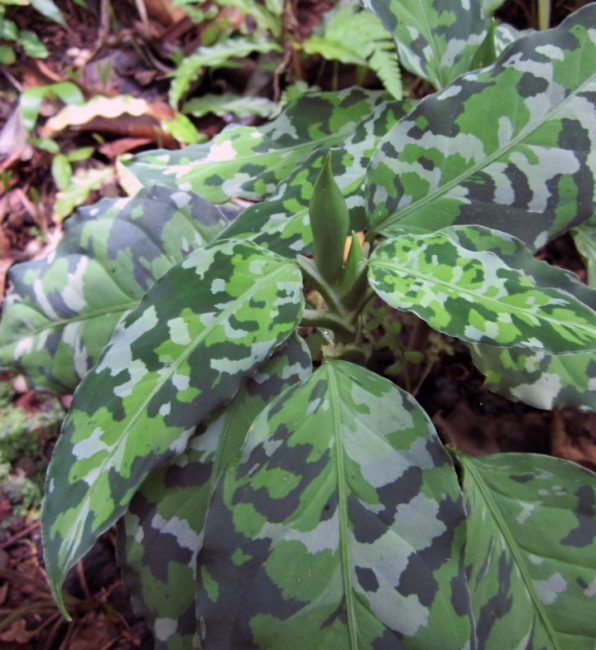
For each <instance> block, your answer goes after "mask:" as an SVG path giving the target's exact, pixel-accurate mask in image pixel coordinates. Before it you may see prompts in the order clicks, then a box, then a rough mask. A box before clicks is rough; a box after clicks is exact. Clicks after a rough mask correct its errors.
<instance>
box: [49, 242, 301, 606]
mask: <svg viewBox="0 0 596 650" xmlns="http://www.w3.org/2000/svg"><path fill="white" fill-rule="evenodd" d="M302 305H303V298H302V276H301V273H300V270H299V268H298V266H297V265H296V264H294V263H293V262H290V261H288V260H286V259H284V258H281V257H278V256H277V255H274V254H272V253H269V252H267V251H265V250H264V249H262V248H260V247H258V246H255V245H254V244H252V243H250V242H234V241H228V242H224V243H222V244H220V245H217V246H212V247H211V248H207V249H204V250H197V251H195V252H194V253H191V254H190V255H189V256H188V257H187V258H186V259H185V260H184V261H183V262H182V263H181V264H179V265H177V266H175V267H173V268H172V269H170V271H168V272H167V273H166V275H165V276H164V277H163V278H162V279H161V280H160V282H158V283H157V284H156V285H155V286H154V287H153V288H152V289H151V290H150V291H149V292H148V293H147V295H146V296H145V298H144V299H143V301H142V302H141V304H140V305H139V306H138V307H137V308H136V309H135V310H134V311H132V312H131V313H130V314H129V315H128V316H127V317H126V318H125V319H124V320H123V322H122V323H121V325H119V327H118V328H117V330H116V331H115V332H114V335H113V337H112V340H111V342H110V344H109V345H108V347H107V348H106V349H105V351H104V353H103V354H102V356H101V358H100V360H99V363H98V364H97V365H96V366H95V367H94V368H93V370H92V371H91V372H90V373H89V374H88V375H87V376H86V377H85V379H84V380H83V382H82V383H81V385H80V387H79V389H78V390H77V392H76V394H75V398H74V401H73V405H72V409H71V411H70V414H69V416H68V417H67V418H66V420H65V422H64V427H63V431H62V435H61V437H60V439H59V441H58V443H57V445H56V448H55V451H54V455H53V458H52V462H51V464H50V467H49V470H48V482H47V488H46V499H45V501H44V512H43V528H44V543H45V550H46V558H47V569H48V576H49V578H50V582H51V585H52V590H53V592H54V594H55V596H56V598H57V600H58V602H59V603H62V600H61V595H60V591H59V590H60V586H61V584H62V581H63V579H64V577H65V575H66V573H67V571H68V569H69V568H70V567H72V566H73V565H74V563H75V562H76V561H77V560H78V559H79V558H80V557H81V556H82V555H83V554H84V553H85V552H86V551H87V550H88V549H89V548H90V546H91V545H92V543H93V541H94V540H95V539H96V538H97V537H98V535H100V534H101V533H102V532H103V531H104V530H105V529H106V528H108V526H110V525H111V524H112V523H114V521H116V520H117V519H118V518H119V517H120V516H121V515H122V514H123V513H124V512H125V511H126V509H127V506H128V503H129V501H130V499H131V498H132V497H133V495H134V493H135V492H136V490H137V489H138V487H139V486H140V485H141V484H142V482H143V481H144V480H145V478H146V477H147V475H148V473H149V472H150V471H151V470H153V469H154V468H155V467H157V466H159V465H160V464H161V463H163V462H164V461H165V460H167V458H169V457H171V456H173V455H175V454H176V453H180V452H181V451H183V450H184V449H185V447H186V443H187V441H188V439H189V437H190V435H191V434H192V432H193V430H194V427H195V426H196V425H197V424H198V423H199V422H201V421H203V420H204V419H206V418H207V417H209V416H210V415H211V413H212V412H213V411H214V410H215V409H217V408H219V407H221V406H222V405H223V404H224V403H226V402H227V401H229V400H230V399H232V398H233V397H234V395H235V394H236V393H237V392H238V390H239V388H240V386H241V384H242V382H243V380H244V379H245V378H247V377H249V376H250V375H251V374H253V372H254V371H255V369H256V368H258V366H260V365H261V363H262V362H263V361H264V360H265V359H266V358H267V357H268V356H269V355H270V354H271V353H272V352H273V350H275V348H277V347H278V346H279V345H280V344H281V343H283V341H284V340H285V339H286V338H288V336H289V335H290V334H291V332H292V330H293V329H294V327H295V326H296V324H297V323H298V321H299V320H300V317H301V314H302Z"/></svg>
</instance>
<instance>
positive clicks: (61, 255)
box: [0, 187, 230, 393]
mask: <svg viewBox="0 0 596 650" xmlns="http://www.w3.org/2000/svg"><path fill="white" fill-rule="evenodd" d="M229 218H230V217H229V215H226V213H223V212H222V211H221V210H219V209H217V208H215V207H214V206H211V205H209V204H208V203H206V202H205V201H203V200H202V199H199V198H198V197H196V196H193V195H192V194H189V193H185V192H180V191H179V192H175V193H173V194H172V193H171V192H170V191H169V190H165V189H163V188H159V187H153V188H152V189H150V190H146V191H143V192H141V193H140V194H138V195H137V196H136V197H135V198H133V199H103V200H102V201H100V202H99V203H98V204H97V205H95V206H92V207H89V208H82V209H80V210H79V211H78V212H77V214H76V215H75V216H73V217H72V218H71V219H69V220H68V221H66V223H65V225H64V237H63V238H62V240H61V241H60V243H59V244H58V247H57V249H56V251H55V252H54V253H53V254H52V255H50V256H48V257H45V258H43V259H40V260H34V261H31V262H25V263H22V264H17V265H15V266H13V267H12V269H11V271H10V276H9V277H10V282H11V285H12V288H11V290H10V291H9V293H8V296H7V298H6V300H5V302H4V305H3V315H2V321H1V322H0V366H1V367H3V368H13V369H15V370H17V371H19V372H22V373H24V374H25V375H26V377H27V379H28V381H29V383H30V385H32V386H33V387H35V388H37V389H38V390H49V391H51V392H54V393H68V392H72V390H73V389H74V388H75V386H76V385H77V384H78V382H79V381H80V380H81V378H82V377H84V376H85V374H86V373H87V371H88V370H89V368H90V367H91V366H92V365H94V364H95V363H96V362H97V360H98V358H99V354H100V352H101V350H102V348H103V347H104V345H105V344H106V343H107V341H108V339H109V338H110V335H111V333H112V331H113V329H114V327H115V325H116V323H117V322H118V321H119V320H120V318H121V317H122V316H123V315H124V314H125V313H127V312H128V311H129V310H131V309H133V308H134V307H136V306H137V305H138V303H139V301H140V300H141V298H142V297H143V295H144V294H145V292H146V291H147V290H148V289H149V288H150V287H151V286H152V285H153V284H154V283H155V282H156V281H157V280H158V279H159V278H160V277H161V276H162V275H163V274H164V273H165V272H166V271H167V270H168V269H169V268H170V267H171V266H173V265H174V264H177V263H178V262H181V261H182V259H183V258H184V256H185V255H187V254H188V253H189V252H190V251H191V250H193V249H194V248H196V247H199V246H201V245H203V244H205V243H207V242H209V241H211V240H212V239H213V237H214V236H215V234H216V233H217V232H218V231H219V230H220V229H221V228H222V227H223V226H224V225H225V224H226V222H227V220H229Z"/></svg>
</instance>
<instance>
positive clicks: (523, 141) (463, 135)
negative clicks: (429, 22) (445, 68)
mask: <svg viewBox="0 0 596 650" xmlns="http://www.w3.org/2000/svg"><path fill="white" fill-rule="evenodd" d="M595 24H596V5H594V4H592V5H588V6H586V7H584V8H583V9H581V10H579V11H577V12H576V13H574V14H572V15H571V16H570V17H569V18H567V19H566V20H565V21H564V22H563V23H562V24H561V25H560V26H559V27H557V28H556V29H552V30H548V31H545V32H534V33H531V34H529V35H527V36H524V37H522V38H520V39H518V40H517V41H516V42H515V43H513V44H512V45H511V46H510V47H508V48H507V49H506V50H505V52H504V53H503V54H502V56H501V57H500V58H499V59H498V60H497V61H496V62H495V64H493V65H492V66H489V67H487V68H483V69H482V70H480V71H478V72H474V73H469V74H466V75H464V76H462V77H461V78H459V79H458V80H457V81H455V82H454V83H452V84H451V85H450V86H449V87H448V88H445V89H444V90H443V91H442V92H440V93H438V94H436V95H432V96H430V97H427V98H426V99H424V100H423V101H422V102H420V104H419V105H418V106H417V107H416V108H415V109H414V110H413V111H412V112H411V113H410V114H409V115H408V116H407V117H406V118H404V119H403V120H401V122H399V123H398V124H397V125H396V126H395V127H394V128H393V129H392V130H391V131H390V132H389V133H388V134H387V135H386V137H385V138H384V139H383V141H382V142H381V144H380V145H379V148H378V150H377V153H376V154H375V156H374V157H373V160H372V163H371V170H370V174H369V176H368V198H369V208H370V211H371V220H372V221H373V223H374V224H375V227H376V230H377V231H379V232H383V233H384V234H391V233H393V232H395V231H396V230H397V229H400V228H409V229H412V230H416V231H432V230H437V229H439V228H443V227H445V226H448V225H451V224H468V223H470V224H481V225H484V226H488V227H491V228H496V229H498V230H503V231H505V232H508V233H511V234H514V235H516V236H517V237H519V238H520V239H522V240H524V241H525V242H526V243H527V244H528V245H529V246H531V247H532V248H538V247H540V246H542V245H543V244H545V243H546V242H547V241H548V239H549V238H552V237H554V236H555V235H557V234H559V233H561V232H564V231H566V230H567V229H569V228H570V227H572V226H576V225H578V224H580V223H582V222H583V221H585V220H586V219H588V218H589V217H591V216H592V214H594V196H595V180H594V175H595V165H594V161H593V159H592V157H593V152H594V150H595V149H596V142H595V140H596V111H595V110H594V96H595V92H596V73H595V72H594V71H595V70H596V39H595V38H594V25H595Z"/></svg>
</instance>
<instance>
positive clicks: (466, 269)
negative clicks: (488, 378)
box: [369, 226, 596, 353]
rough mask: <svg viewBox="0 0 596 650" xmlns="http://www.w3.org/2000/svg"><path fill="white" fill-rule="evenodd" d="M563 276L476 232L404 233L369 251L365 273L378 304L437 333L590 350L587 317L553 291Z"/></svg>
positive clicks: (591, 317) (593, 338)
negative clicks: (413, 317) (418, 320)
mask: <svg viewBox="0 0 596 650" xmlns="http://www.w3.org/2000/svg"><path fill="white" fill-rule="evenodd" d="M571 275H572V274H570V273H568V272H566V271H562V270H560V269H558V268H555V267H552V266H549V265H548V264H546V263H545V262H538V261H537V260H535V259H534V258H533V256H532V254H531V252H530V251H529V250H528V249H527V248H525V246H524V245H523V244H522V243H521V242H520V241H519V240H516V239H515V238H513V237H510V236H507V235H505V234H504V233H501V232H499V231H495V230H490V229H488V228H483V227H482V226H476V227H474V226H452V227H450V228H445V229H444V230H439V231H437V232H435V233H429V234H426V235H415V234H411V233H404V234H402V235H401V236H400V237H397V238H395V239H390V240H388V241H386V242H384V243H383V244H381V246H379V247H378V248H377V249H376V250H375V252H374V253H373V255H372V257H371V260H370V270H369V279H370V283H371V285H372V287H373V289H374V290H375V291H376V293H377V294H378V295H379V296H381V298H383V300H385V302H387V303H388V304H389V305H390V306H391V307H394V308H396V309H401V310H404V311H411V312H413V313H415V314H416V315H417V316H419V317H420V318H422V319H423V320H425V321H426V322H427V323H428V324H429V325H430V326H431V327H433V328H434V329H437V330H439V331H440V332H443V333H445V334H449V335H450V336H456V337H457V338H460V339H462V340H464V341H469V342H472V343H492V344H496V345H500V346H507V347H509V346H511V347H514V346H517V347H520V348H524V349H530V350H544V351H547V352H554V353H563V352H578V351H586V350H593V349H594V348H596V317H595V316H596V314H595V312H594V309H592V308H591V307H589V306H588V305H586V304H584V303H583V302H581V301H580V300H578V299H577V298H575V297H574V296H572V295H571V294H570V293H568V292H567V291H566V290H564V289H561V288H559V287H561V286H562V287H567V286H568V285H570V284H571V283H572V280H571ZM577 284H578V283H577ZM585 291H589V290H588V289H586V290H585ZM592 293H593V292H591V291H590V294H592Z"/></svg>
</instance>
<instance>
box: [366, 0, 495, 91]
mask: <svg viewBox="0 0 596 650" xmlns="http://www.w3.org/2000/svg"><path fill="white" fill-rule="evenodd" d="M364 5H365V6H366V7H368V8H369V9H370V10H371V11H372V12H373V13H374V14H376V15H377V16H378V17H379V18H380V19H381V20H382V21H383V24H384V25H385V27H386V28H387V29H388V30H389V31H390V32H392V33H393V36H394V37H395V43H396V46H397V51H398V53H399V60H400V63H401V64H402V65H403V66H404V67H405V68H407V69H408V70H409V71H410V72H413V73H414V74H415V75H417V76H419V77H422V78H423V79H427V80H428V81H430V83H431V84H432V85H433V86H434V87H435V88H442V87H443V86H446V85H447V84H448V83H449V82H451V81H453V79H455V78H456V77H457V76H459V75H460V74H462V73H463V72H468V70H469V69H470V63H471V62H472V59H473V58H474V54H475V53H476V50H477V48H478V46H479V45H480V44H481V43H482V41H483V40H484V37H485V36H486V30H487V20H486V14H485V11H484V6H483V3H482V2H478V0H474V1H473V2H469V0H364Z"/></svg>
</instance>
